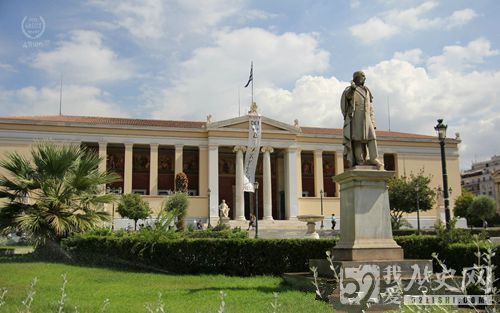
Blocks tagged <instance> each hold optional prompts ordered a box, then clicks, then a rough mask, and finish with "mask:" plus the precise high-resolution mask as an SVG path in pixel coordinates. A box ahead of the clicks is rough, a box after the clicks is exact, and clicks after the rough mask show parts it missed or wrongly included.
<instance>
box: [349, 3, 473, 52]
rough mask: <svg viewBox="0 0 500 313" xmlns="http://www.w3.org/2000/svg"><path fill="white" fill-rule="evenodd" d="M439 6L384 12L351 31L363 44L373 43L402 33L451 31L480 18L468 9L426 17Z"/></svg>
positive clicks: (430, 4) (432, 5)
mask: <svg viewBox="0 0 500 313" xmlns="http://www.w3.org/2000/svg"><path fill="white" fill-rule="evenodd" d="M437 5H438V3H437V2H434V1H427V2H424V3H422V4H420V5H419V6H416V7H413V8H409V9H406V10H396V9H394V10H390V11H387V12H383V13H381V14H379V15H377V16H373V17H371V18H369V19H368V20H367V21H366V22H363V23H360V24H356V25H353V26H351V27H350V30H351V33H352V34H353V35H354V36H355V37H357V38H358V39H360V40H361V41H362V42H363V43H372V42H375V41H378V40H382V39H387V38H390V37H392V36H394V35H396V34H399V33H402V32H411V31H418V30H429V29H440V28H443V29H448V30H449V29H452V28H455V27H459V26H462V25H464V24H467V23H468V22H470V21H471V20H473V19H474V18H476V17H477V16H478V15H477V13H476V12H475V11H474V10H472V9H469V8H467V9H463V10H459V11H455V12H453V13H452V14H451V15H450V16H446V17H436V18H426V17H425V15H426V14H427V13H429V12H430V11H432V10H433V9H434V8H435V7H436V6H437Z"/></svg>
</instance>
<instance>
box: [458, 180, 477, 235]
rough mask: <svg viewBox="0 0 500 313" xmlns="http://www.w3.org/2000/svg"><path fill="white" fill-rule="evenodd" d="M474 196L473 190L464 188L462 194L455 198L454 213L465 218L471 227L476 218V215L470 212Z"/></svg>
mask: <svg viewBox="0 0 500 313" xmlns="http://www.w3.org/2000/svg"><path fill="white" fill-rule="evenodd" d="M474 197H475V196H474V194H473V193H472V192H470V191H468V190H466V189H463V188H462V194H461V195H460V196H458V197H457V198H456V199H455V207H454V208H453V213H454V215H455V216H459V217H463V218H465V219H466V220H467V224H469V226H470V227H472V224H473V222H474V219H476V217H475V216H471V215H470V214H469V208H470V205H471V203H472V201H473V200H474Z"/></svg>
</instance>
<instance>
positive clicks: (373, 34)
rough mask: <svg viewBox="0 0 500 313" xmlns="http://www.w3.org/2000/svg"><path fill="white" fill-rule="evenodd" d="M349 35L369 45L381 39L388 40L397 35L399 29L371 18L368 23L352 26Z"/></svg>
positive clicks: (376, 18) (378, 19) (377, 18)
mask: <svg viewBox="0 0 500 313" xmlns="http://www.w3.org/2000/svg"><path fill="white" fill-rule="evenodd" d="M350 30H351V33H352V34H353V35H354V36H355V37H357V38H359V39H360V40H361V41H363V42H364V43H371V42H374V41H378V40H381V39H385V38H389V37H392V36H394V35H395V34H397V33H399V31H400V30H399V28H398V27H397V26H395V25H390V24H388V23H386V22H384V21H383V20H382V19H380V18H379V17H372V18H370V19H369V20H368V21H366V22H364V23H362V24H357V25H354V26H352V27H351V28H350Z"/></svg>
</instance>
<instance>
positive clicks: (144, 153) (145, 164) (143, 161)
mask: <svg viewBox="0 0 500 313" xmlns="http://www.w3.org/2000/svg"><path fill="white" fill-rule="evenodd" d="M149 155H150V153H149V151H148V150H137V151H134V156H133V159H132V164H133V165H132V166H133V171H134V172H149V164H150V163H149Z"/></svg>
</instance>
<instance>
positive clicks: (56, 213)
mask: <svg viewBox="0 0 500 313" xmlns="http://www.w3.org/2000/svg"><path fill="white" fill-rule="evenodd" d="M99 162H101V159H100V158H99V156H98V155H97V154H96V153H94V152H91V151H88V150H87V149H85V148H81V147H79V146H74V145H56V144H54V143H47V142H42V143H38V144H35V145H34V147H33V148H32V150H31V158H30V159H28V158H26V157H24V156H22V155H20V154H19V153H17V152H14V153H10V154H7V155H6V158H5V159H4V160H1V161H0V167H2V168H3V169H4V170H6V171H7V175H4V176H1V177H0V200H4V201H2V202H0V231H3V232H12V231H21V232H23V233H26V234H27V235H28V236H29V237H30V239H31V240H32V242H33V244H35V246H37V247H38V246H41V245H44V244H47V243H49V241H54V242H56V243H59V242H60V240H61V239H62V238H65V237H67V236H69V235H70V234H72V233H77V232H82V231H86V230H89V229H92V228H94V227H95V226H96V225H97V224H99V223H100V222H102V221H105V220H107V219H108V214H107V213H106V212H104V211H103V210H102V208H103V205H104V204H105V203H109V202H111V201H114V196H113V195H111V194H106V193H104V192H103V189H104V188H103V185H104V184H109V183H112V182H114V181H116V180H117V179H118V176H117V175H116V174H113V173H108V172H106V173H101V172H99V170H98V166H99Z"/></svg>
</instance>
